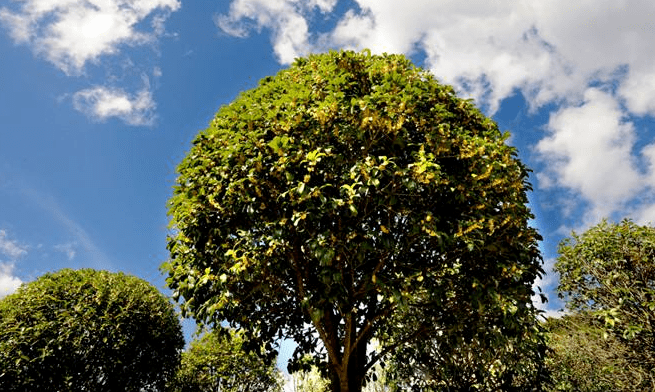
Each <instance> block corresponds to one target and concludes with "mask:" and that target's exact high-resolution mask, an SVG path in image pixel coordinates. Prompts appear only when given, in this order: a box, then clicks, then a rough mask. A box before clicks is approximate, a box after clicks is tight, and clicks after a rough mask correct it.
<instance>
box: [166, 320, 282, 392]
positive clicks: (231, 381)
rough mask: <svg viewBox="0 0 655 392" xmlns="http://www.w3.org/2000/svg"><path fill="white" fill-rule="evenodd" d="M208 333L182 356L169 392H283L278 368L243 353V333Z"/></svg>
mask: <svg viewBox="0 0 655 392" xmlns="http://www.w3.org/2000/svg"><path fill="white" fill-rule="evenodd" d="M220 332H221V331H219V330H216V331H210V332H206V333H205V334H204V335H203V336H202V337H201V338H200V339H199V340H196V341H194V342H191V347H190V348H189V349H188V350H187V351H185V352H183V353H182V362H181V367H180V369H179V370H178V373H177V376H176V377H175V380H174V382H173V383H172V385H171V388H169V391H170V392H213V391H222V392H242V391H254V392H281V391H282V385H281V376H280V374H279V372H278V370H277V368H276V367H275V364H273V363H270V364H266V363H265V362H264V361H263V360H262V359H261V358H260V357H258V356H257V355H256V354H255V353H247V352H245V351H244V350H243V347H242V343H243V340H242V338H241V333H239V332H235V331H232V330H228V331H223V332H225V333H220Z"/></svg>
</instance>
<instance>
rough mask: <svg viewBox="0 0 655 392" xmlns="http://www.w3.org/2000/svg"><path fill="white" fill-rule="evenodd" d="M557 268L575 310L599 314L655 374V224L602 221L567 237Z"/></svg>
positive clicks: (569, 305) (562, 290)
mask: <svg viewBox="0 0 655 392" xmlns="http://www.w3.org/2000/svg"><path fill="white" fill-rule="evenodd" d="M555 270H556V271H557V272H559V274H560V283H559V287H558V290H559V292H560V295H561V296H562V297H563V298H565V299H566V301H567V302H566V306H567V308H569V309H570V310H572V311H575V312H579V311H584V312H587V311H588V312H590V313H591V314H593V315H594V316H596V317H599V318H600V319H601V320H602V321H603V323H604V327H605V332H606V333H608V334H613V335H614V336H615V337H616V338H617V339H619V340H620V341H622V342H624V343H625V344H627V345H629V347H630V348H631V350H632V351H633V352H634V353H635V356H633V362H634V363H635V365H639V366H642V365H643V366H645V368H646V369H647V370H648V371H649V372H651V374H655V335H654V331H653V327H654V326H655V228H652V227H649V226H639V225H636V224H635V223H634V222H632V221H630V220H624V221H622V222H620V223H608V222H607V221H602V222H601V223H600V224H598V225H596V226H594V227H592V228H590V229H589V230H587V231H586V232H584V233H583V234H582V235H578V234H576V233H575V232H574V233H573V234H572V236H571V237H570V238H567V239H565V240H564V241H562V243H561V244H560V247H559V257H558V259H557V262H556V264H555Z"/></svg>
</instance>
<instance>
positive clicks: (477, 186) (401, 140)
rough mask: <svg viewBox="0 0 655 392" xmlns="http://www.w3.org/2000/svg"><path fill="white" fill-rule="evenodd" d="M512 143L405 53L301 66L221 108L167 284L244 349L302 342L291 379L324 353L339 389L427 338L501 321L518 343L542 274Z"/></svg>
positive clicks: (186, 180)
mask: <svg viewBox="0 0 655 392" xmlns="http://www.w3.org/2000/svg"><path fill="white" fill-rule="evenodd" d="M506 138H507V135H503V134H502V133H501V132H500V131H499V130H498V128H497V126H496V124H495V123H494V122H493V121H491V120H490V119H488V118H486V117H485V116H484V115H482V114H481V113H480V112H479V111H478V110H477V109H476V108H475V107H474V106H473V105H472V104H471V103H470V102H468V101H465V100H461V99H459V98H457V97H456V96H455V94H454V92H453V90H452V88H451V87H449V86H444V85H441V84H439V83H438V82H437V81H436V80H435V79H434V78H433V77H432V76H431V75H430V74H429V73H427V72H425V71H422V70H420V69H418V68H416V67H414V66H413V65H412V64H411V63H410V62H409V61H408V60H407V59H406V58H405V57H403V56H397V55H383V56H371V55H370V54H368V53H359V54H358V53H353V52H331V53H328V54H323V55H314V56H310V57H309V58H303V59H298V60H297V61H296V62H295V63H294V64H293V66H291V67H290V68H289V69H286V70H283V71H281V72H280V73H279V74H277V75H276V76H274V77H269V78H266V79H264V80H262V81H261V83H260V86H259V87H258V88H256V89H253V90H250V91H246V92H244V93H242V94H241V95H240V96H239V97H238V98H237V99H236V100H235V101H234V102H232V103H231V104H230V105H227V106H224V107H222V108H221V109H220V110H219V112H218V113H217V115H216V117H215V119H214V121H213V122H212V124H211V126H210V127H209V128H208V129H206V130H205V131H202V132H201V133H200V134H199V135H198V136H197V137H196V139H195V141H194V144H193V147H192V149H191V150H190V151H189V153H188V155H187V156H186V158H185V159H184V161H183V162H182V163H181V164H180V165H179V167H178V171H179V178H178V179H177V185H176V187H175V191H174V196H173V197H172V198H171V200H170V203H169V213H170V215H171V228H172V234H171V236H170V238H169V243H168V249H169V251H170V255H171V259H170V262H168V263H166V264H165V265H164V267H163V269H164V270H165V271H166V272H167V273H168V275H169V278H168V284H169V286H170V287H171V288H172V289H173V290H174V293H175V296H176V297H179V298H180V300H181V301H182V303H181V307H182V309H183V311H184V312H185V313H186V314H187V315H190V316H192V317H194V318H196V319H197V320H199V321H200V322H202V323H206V324H210V325H217V324H218V323H220V322H222V321H223V320H225V321H227V322H228V323H229V324H230V325H231V326H232V327H234V328H242V329H243V330H244V332H245V335H244V338H245V339H246V342H245V345H246V346H247V347H250V348H255V349H258V348H259V347H261V346H262V344H266V343H269V344H270V343H271V342H273V341H275V340H276V339H279V338H280V337H288V338H292V339H294V340H295V341H296V342H298V343H299V345H298V347H297V349H296V352H295V353H294V356H293V358H292V360H291V363H290V365H289V367H290V369H291V370H294V369H297V368H299V366H300V359H301V358H302V357H303V355H304V354H312V355H313V357H314V358H315V359H316V363H317V364H318V365H320V367H321V369H323V370H324V371H325V372H326V373H327V374H329V375H330V379H331V382H332V389H333V390H334V391H342V392H346V391H359V390H360V389H361V384H362V382H363V380H364V377H365V375H366V373H367V371H368V370H369V369H370V368H371V367H372V366H373V364H375V363H376V362H377V361H378V359H379V358H380V357H382V356H384V355H385V354H388V353H390V352H393V351H395V349H396V348H397V347H400V346H401V345H405V344H411V343H412V342H416V341H420V339H425V338H428V337H429V338H431V339H435V340H436V341H440V340H441V339H446V338H448V339H449V337H450V336H451V334H460V333H462V332H465V333H467V334H475V332H474V331H471V330H470V329H469V328H478V327H482V328H499V331H500V332H499V334H498V336H499V337H500V339H499V340H495V341H494V342H493V344H499V345H505V344H506V343H507V342H506V339H505V338H510V337H515V336H522V335H523V334H526V333H527V334H530V333H532V331H533V322H534V312H535V311H534V308H533V307H532V303H531V300H530V297H531V295H532V288H531V285H532V282H533V281H534V279H535V277H536V276H538V274H539V273H541V272H542V270H541V258H540V254H539V251H538V248H537V241H538V240H539V235H538V234H537V233H536V231H535V230H534V229H532V228H530V227H529V226H528V220H529V219H530V218H531V217H532V215H531V213H530V211H529V209H528V208H527V206H526V203H527V197H526V191H527V190H528V189H529V184H528V183H527V175H528V170H527V169H526V168H525V167H524V166H523V165H522V164H521V162H519V161H518V159H517V158H516V151H515V150H514V149H513V148H512V147H509V146H508V145H507V144H505V140H506ZM372 338H377V339H378V341H379V342H380V349H379V350H377V351H375V352H369V351H368V345H369V342H370V341H371V339H372ZM319 340H320V342H321V344H319ZM448 341H449V342H450V340H448ZM449 344H450V343H449ZM274 349H275V347H273V346H270V345H269V346H267V350H266V351H267V352H268V353H269V354H271V355H274V354H275V350H274Z"/></svg>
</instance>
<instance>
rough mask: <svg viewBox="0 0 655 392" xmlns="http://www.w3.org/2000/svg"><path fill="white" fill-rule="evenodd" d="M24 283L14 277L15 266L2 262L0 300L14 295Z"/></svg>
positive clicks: (0, 269)
mask: <svg viewBox="0 0 655 392" xmlns="http://www.w3.org/2000/svg"><path fill="white" fill-rule="evenodd" d="M22 283H23V281H22V280H20V279H19V278H17V277H16V276H14V265H13V264H11V263H2V262H0V298H2V297H4V296H6V295H8V294H11V293H13V292H14V291H16V289H17V288H18V287H19V286H20V285H21V284H22Z"/></svg>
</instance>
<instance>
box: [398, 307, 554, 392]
mask: <svg viewBox="0 0 655 392" xmlns="http://www.w3.org/2000/svg"><path fill="white" fill-rule="evenodd" d="M533 328H534V330H533V331H526V332H525V333H524V334H522V335H520V334H517V335H514V337H513V338H508V337H507V336H506V335H507V333H506V332H503V331H501V330H500V329H498V328H497V327H494V326H492V327H487V326H485V325H477V326H475V325H467V326H462V328H461V331H460V333H453V332H454V331H451V333H449V334H448V336H446V337H441V336H438V335H437V336H438V337H437V338H434V337H433V338H428V339H425V340H421V341H418V342H414V343H412V344H406V345H405V346H403V347H401V348H400V349H399V350H397V351H396V352H395V353H394V354H393V356H392V357H391V358H390V360H389V362H390V365H389V370H388V373H389V374H390V376H391V379H392V380H393V382H392V384H393V385H394V388H392V389H391V390H393V391H410V390H411V391H422V392H427V391H489V392H493V391H506V392H509V391H537V390H541V386H542V385H544V384H546V383H547V382H548V381H549V373H548V369H546V368H545V364H544V362H545V359H546V352H547V346H546V344H545V342H544V340H543V339H544V331H543V328H542V327H540V326H539V325H538V322H537V320H535V321H534V324H533Z"/></svg>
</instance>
